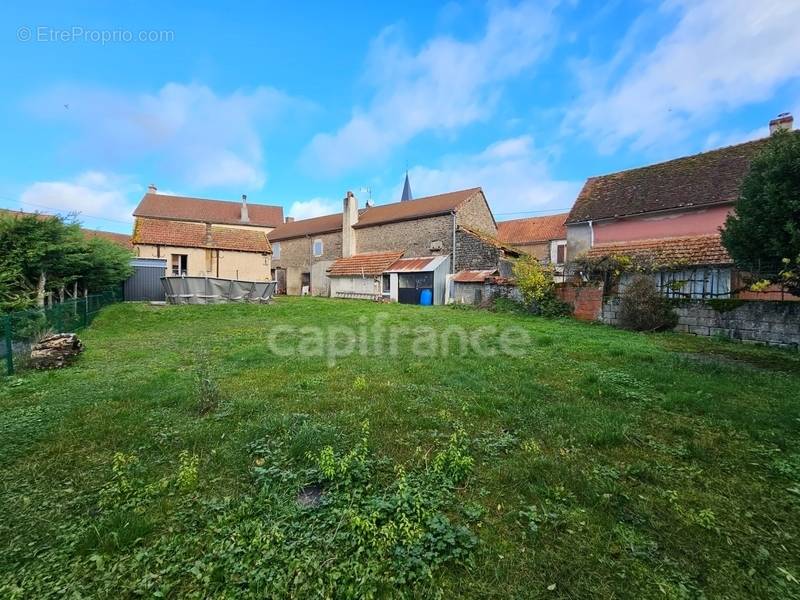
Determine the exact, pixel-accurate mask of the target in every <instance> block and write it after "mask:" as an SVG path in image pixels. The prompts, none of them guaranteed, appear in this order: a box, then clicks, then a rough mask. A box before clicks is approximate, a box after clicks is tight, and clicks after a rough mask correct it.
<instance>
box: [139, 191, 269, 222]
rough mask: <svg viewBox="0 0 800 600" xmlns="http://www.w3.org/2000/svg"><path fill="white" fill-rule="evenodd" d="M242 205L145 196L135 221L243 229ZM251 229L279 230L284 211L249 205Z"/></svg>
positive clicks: (166, 196)
mask: <svg viewBox="0 0 800 600" xmlns="http://www.w3.org/2000/svg"><path fill="white" fill-rule="evenodd" d="M241 207H242V203H241V202H227V201H224V200H206V199H204V198H188V197H185V196H169V195H167V194H149V193H148V194H145V195H144V197H143V198H142V200H141V202H139V206H137V207H136V210H134V211H133V216H134V217H149V218H154V219H172V220H176V221H194V222H198V223H221V224H225V225H242V224H243V223H242V220H241V216H242V213H241ZM247 214H248V217H249V221H247V223H246V224H247V225H256V226H260V227H277V226H278V225H280V224H281V223H283V207H281V206H268V205H266V204H251V203H250V202H248V203H247Z"/></svg>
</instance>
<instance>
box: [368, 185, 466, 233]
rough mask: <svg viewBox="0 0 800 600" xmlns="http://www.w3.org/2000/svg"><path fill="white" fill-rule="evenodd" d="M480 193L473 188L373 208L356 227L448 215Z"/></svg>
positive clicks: (369, 209)
mask: <svg viewBox="0 0 800 600" xmlns="http://www.w3.org/2000/svg"><path fill="white" fill-rule="evenodd" d="M478 193H481V188H471V189H468V190H459V191H457V192H448V193H446V194H438V195H436V196H426V197H425V198H417V199H416V200H407V201H405V202H393V203H392V204H383V205H381V206H373V207H371V208H368V209H367V210H365V211H364V212H363V213H362V214H361V215H360V216H359V217H358V224H356V225H355V227H356V228H357V229H358V228H361V227H369V226H370V225H383V224H385V223H394V222H396V221H410V220H412V219H419V218H423V217H435V216H437V215H444V214H448V213H450V212H452V211H454V210H456V209H458V207H459V206H461V205H462V204H463V203H464V202H466V201H467V200H469V199H470V198H472V197H473V196H475V195H476V194H478Z"/></svg>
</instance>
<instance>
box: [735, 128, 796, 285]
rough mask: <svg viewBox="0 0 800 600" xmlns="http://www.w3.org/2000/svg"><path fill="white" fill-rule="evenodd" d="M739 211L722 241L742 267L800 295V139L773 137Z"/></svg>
mask: <svg viewBox="0 0 800 600" xmlns="http://www.w3.org/2000/svg"><path fill="white" fill-rule="evenodd" d="M735 209H736V210H735V211H734V212H733V213H731V214H730V215H729V216H728V218H727V220H726V221H725V225H724V227H723V230H722V243H723V245H724V246H725V248H727V250H728V252H729V253H730V255H731V257H732V258H733V260H734V262H735V263H736V264H737V266H739V267H740V268H741V269H742V270H746V271H750V272H753V273H754V274H756V275H758V276H760V277H765V278H767V279H769V280H770V281H773V282H781V283H783V284H784V285H786V286H787V288H788V289H789V291H791V292H792V293H800V286H799V285H798V274H797V271H798V269H800V135H798V134H796V133H792V132H787V131H779V132H776V133H774V134H773V135H772V137H771V138H770V140H769V141H768V142H767V144H766V146H765V147H764V149H763V150H762V151H761V152H759V153H758V155H757V156H756V157H755V158H754V159H753V162H752V164H751V166H750V171H749V173H748V174H747V176H746V177H745V179H744V181H743V182H742V186H741V188H740V191H739V198H738V200H737V201H736V205H735ZM760 270H761V271H763V272H761V273H759V271H760Z"/></svg>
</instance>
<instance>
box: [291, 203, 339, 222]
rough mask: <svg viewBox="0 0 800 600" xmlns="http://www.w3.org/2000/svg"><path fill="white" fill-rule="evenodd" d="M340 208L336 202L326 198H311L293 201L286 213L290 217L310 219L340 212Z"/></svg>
mask: <svg viewBox="0 0 800 600" xmlns="http://www.w3.org/2000/svg"><path fill="white" fill-rule="evenodd" d="M341 210H342V207H341V206H340V204H339V203H338V202H334V201H333V200H328V199H327V198H312V199H311V200H303V201H298V202H293V203H292V206H291V208H289V210H288V213H289V216H290V217H294V218H295V219H310V218H311V217H320V216H322V215H330V214H333V213H337V212H341Z"/></svg>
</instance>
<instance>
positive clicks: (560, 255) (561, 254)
mask: <svg viewBox="0 0 800 600" xmlns="http://www.w3.org/2000/svg"><path fill="white" fill-rule="evenodd" d="M565 262H567V245H566V244H558V245H557V246H556V264H557V265H563V264H564V263H565Z"/></svg>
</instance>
